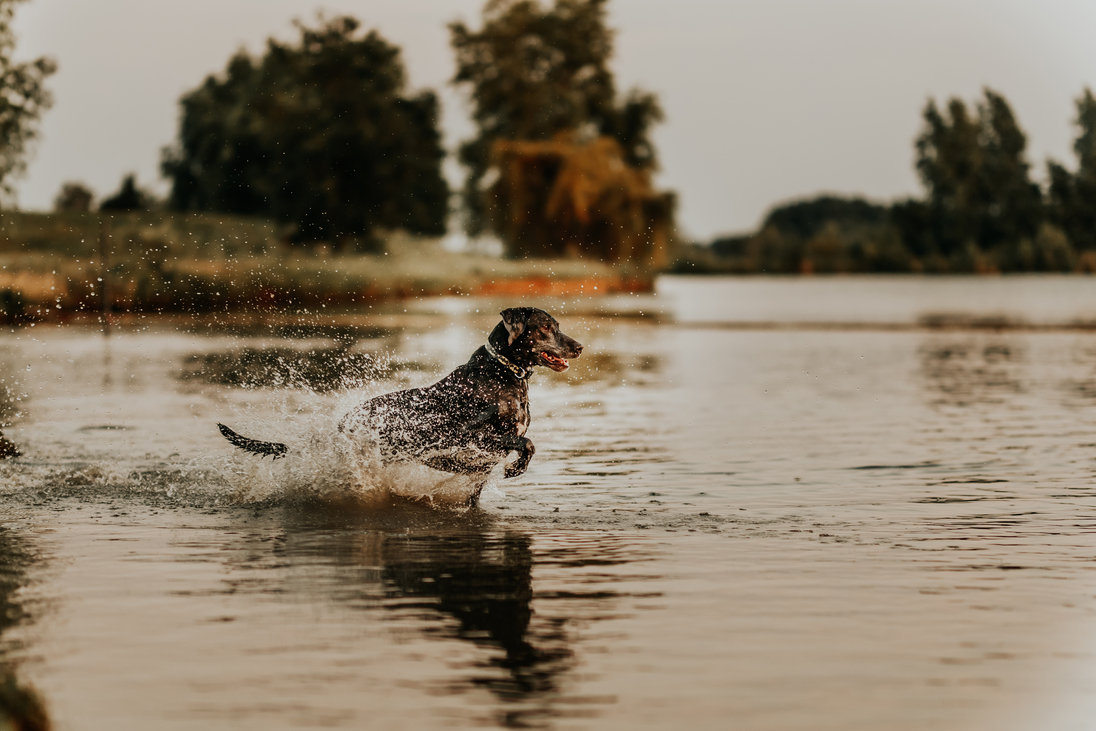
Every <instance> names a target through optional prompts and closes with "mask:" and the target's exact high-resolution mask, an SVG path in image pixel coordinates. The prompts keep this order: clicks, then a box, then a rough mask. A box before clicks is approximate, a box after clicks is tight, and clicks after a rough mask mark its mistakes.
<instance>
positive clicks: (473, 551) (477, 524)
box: [284, 501, 573, 715]
mask: <svg viewBox="0 0 1096 731" xmlns="http://www.w3.org/2000/svg"><path fill="white" fill-rule="evenodd" d="M294 512H295V513H296V515H297V517H298V519H297V520H293V519H290V520H289V521H287V522H291V523H296V524H295V525H287V526H286V527H287V529H288V530H287V535H286V541H285V543H284V550H285V552H286V554H288V557H290V560H291V561H293V562H294V563H296V561H294V560H293V557H294V556H296V557H297V558H298V559H300V560H301V561H302V562H305V563H313V562H315V561H316V559H318V558H321V559H322V560H324V561H325V562H326V561H330V560H331V559H334V561H335V562H336V563H337V564H338V565H339V566H340V567H341V568H342V569H349V570H350V572H349V573H348V572H346V571H340V574H341V575H342V577H343V580H340V582H339V586H337V587H333V588H337V593H338V595H339V596H340V597H341V598H346V599H349V600H351V601H352V602H353V603H354V604H356V605H360V606H364V607H377V606H378V595H379V596H380V601H379V605H380V606H381V607H383V608H384V609H385V610H387V611H392V612H399V613H407V612H412V613H414V614H415V616H416V617H417V618H421V619H426V622H425V623H424V624H420V625H419V627H418V628H417V629H416V630H415V631H417V632H425V633H426V634H427V635H428V636H436V637H439V638H458V639H461V640H465V641H468V642H471V643H474V644H475V645H477V646H479V647H481V648H493V649H494V650H495V652H489V653H487V654H486V657H484V654H481V653H477V654H476V655H475V658H476V659H475V660H474V661H473V665H472V666H471V668H472V671H471V676H470V677H469V676H467V675H466V676H465V677H463V678H462V679H460V680H458V681H453V682H454V684H455V687H450V688H447V691H449V692H460V691H462V690H467V689H469V686H474V687H483V688H487V689H489V690H490V691H491V692H492V693H494V694H495V695H496V696H497V697H498V698H499V699H500V700H503V701H522V700H532V699H536V698H538V697H543V696H549V695H552V694H553V693H554V691H557V690H558V682H559V676H560V674H561V673H563V672H565V671H566V670H567V669H568V668H569V667H570V666H571V657H572V654H573V653H572V651H571V649H570V648H569V646H568V640H567V636H566V634H565V632H564V627H563V622H562V621H550V620H548V619H539V620H536V621H535V620H534V612H533V606H532V602H533V581H532V570H533V563H534V553H533V549H532V538H531V536H530V535H529V534H527V533H525V532H523V531H517V530H512V529H508V528H504V527H501V526H499V525H498V524H496V523H495V522H494V521H493V519H492V518H491V517H490V516H488V515H487V514H485V513H484V512H482V511H480V510H479V509H476V508H473V509H471V510H467V511H461V512H460V513H456V512H453V513H449V512H446V511H439V510H435V509H430V508H427V507H424V506H421V505H419V504H416V503H410V502H406V503H405V502H403V501H396V502H394V504H392V505H390V506H388V507H387V508H385V509H378V508H377V506H376V505H370V506H369V511H368V513H367V514H359V515H357V516H355V515H353V514H352V512H350V513H348V511H346V510H344V509H342V508H339V509H332V508H331V506H330V504H328V505H327V506H326V508H325V509H324V510H320V511H317V510H316V509H315V506H312V507H310V508H308V509H306V510H303V511H301V512H300V513H297V512H296V511H294ZM287 517H289V516H287ZM355 567H360V570H354V569H355ZM351 576H352V577H355V579H356V581H357V582H358V583H357V586H356V587H355V586H352V585H348V582H346V581H345V580H346V579H349V578H350V577H351ZM378 584H379V586H378ZM378 590H379V591H378ZM431 617H433V619H431ZM453 619H455V620H456V622H455V623H454V622H453V621H451V620H453ZM526 712H529V711H528V709H526V710H521V709H518V708H514V709H511V710H510V711H508V713H517V714H518V715H521V714H522V713H526Z"/></svg>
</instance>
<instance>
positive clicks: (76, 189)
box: [53, 180, 95, 213]
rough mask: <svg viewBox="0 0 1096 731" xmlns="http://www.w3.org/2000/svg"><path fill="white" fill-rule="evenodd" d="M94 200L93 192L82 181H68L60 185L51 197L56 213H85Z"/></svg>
mask: <svg viewBox="0 0 1096 731" xmlns="http://www.w3.org/2000/svg"><path fill="white" fill-rule="evenodd" d="M94 200H95V193H93V192H92V191H91V188H89V187H87V186H86V185H84V184H83V183H78V182H75V181H71V180H70V181H68V182H66V183H63V184H62V185H61V190H59V191H58V192H57V197H55V198H54V199H53V210H55V211H57V212H58V213H87V212H88V211H90V210H91V204H92V202H93V201H94Z"/></svg>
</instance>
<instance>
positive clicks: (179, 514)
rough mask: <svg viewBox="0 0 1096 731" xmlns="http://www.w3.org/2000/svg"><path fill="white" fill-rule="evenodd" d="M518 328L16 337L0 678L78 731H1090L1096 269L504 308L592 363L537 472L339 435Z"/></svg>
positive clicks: (399, 313) (540, 451)
mask: <svg viewBox="0 0 1096 731" xmlns="http://www.w3.org/2000/svg"><path fill="white" fill-rule="evenodd" d="M514 304H519V303H516V302H514V301H512V300H493V299H475V298H469V297H452V298H442V299H435V300H420V301H414V302H408V303H402V304H400V305H392V306H388V307H386V308H380V307H378V308H376V309H375V310H367V311H363V312H340V313H332V314H319V315H317V314H315V313H301V314H300V315H298V316H296V317H283V318H280V319H276V320H271V321H270V322H266V323H263V322H257V321H253V320H252V321H246V322H244V321H239V320H233V319H231V318H222V321H220V322H218V321H215V320H209V321H203V322H200V323H192V324H187V325H184V324H178V323H176V324H174V325H169V324H168V323H167V322H165V321H157V320H151V319H150V320H144V321H142V320H138V321H135V322H132V323H130V324H127V325H125V326H122V327H118V328H115V330H114V331H113V332H112V334H111V335H110V337H109V338H104V337H103V336H102V335H101V334H100V333H98V332H96V331H93V330H90V329H85V328H73V327H67V328H66V327H58V326H53V327H45V326H42V325H38V326H35V327H24V328H21V329H18V330H15V331H5V332H3V333H2V334H0V421H2V422H4V423H11V424H12V425H11V426H10V427H7V428H5V429H4V435H5V436H7V437H9V438H10V439H11V440H12V441H13V442H15V443H16V444H17V445H18V446H19V447H20V448H21V449H22V450H23V452H24V455H23V456H22V457H20V458H18V459H16V460H12V461H8V462H0V493H2V498H3V499H2V507H0V556H2V557H3V559H2V566H3V571H2V574H0V610H2V611H0V684H4V683H6V684H7V686H9V687H14V688H15V689H16V691H11V692H15V693H16V694H17V695H18V694H20V693H21V694H22V696H23V697H26V698H30V699H31V700H30V701H28V702H30V703H32V704H38V705H40V706H41V707H42V708H43V709H44V712H46V713H48V715H49V717H50V718H51V719H52V721H53V724H54V725H55V727H56V728H57V729H72V730H74V731H75V730H82V729H112V730H115V729H196V728H233V729H271V728H320V727H323V728H364V727H369V728H386V729H388V728H392V729H400V728H406V729H419V728H455V729H461V728H495V727H501V728H537V729H541V728H543V729H622V730H628V731H632V730H634V729H645V728H651V729H663V728H670V727H674V728H694V729H725V728H736V729H745V730H754V729H773V730H776V729H780V730H788V729H803V730H804V731H807V730H810V731H817V730H825V729H864V730H865V731H866V730H869V729H871V730H874V729H909V730H911V731H912V730H914V729H917V730H920V729H926V728H933V729H986V728H992V729H995V730H999V729H1018V730H1019V729H1032V728H1040V729H1088V728H1091V723H1092V721H1091V719H1092V718H1093V717H1094V715H1096V541H1094V538H1096V329H1094V328H1093V323H1096V281H1094V280H1092V279H1090V278H1084V277H1069V276H1061V277H1056V276H1047V277H1016V278H1009V277H996V278H967V277H954V278H951V277H947V278H927V277H926V278H918V277H835V278H824V277H817V278H762V277H759V278H690V277H665V278H663V279H661V280H660V281H659V286H658V292H657V294H655V295H646V296H618V297H607V298H600V299H599V298H591V299H582V300H575V299H565V300H547V301H544V302H535V303H534V302H527V303H521V304H536V305H539V306H543V307H545V309H549V310H550V311H552V312H554V313H557V315H558V317H559V319H560V322H561V325H562V327H563V330H564V331H565V332H567V333H568V334H570V335H573V336H574V337H576V338H577V339H579V340H580V341H582V342H583V344H584V345H585V352H584V354H583V356H582V357H581V358H580V359H578V360H576V361H573V363H572V367H571V369H570V370H569V371H568V372H566V373H564V374H555V373H550V372H547V371H543V372H540V371H538V373H537V374H536V375H535V376H534V377H533V379H532V382H531V401H532V412H533V423H532V426H531V428H530V430H529V433H528V436H529V437H530V438H531V439H532V440H533V441H534V442H535V443H536V445H537V453H536V457H535V458H534V460H533V462H532V465H531V467H530V469H529V471H528V472H527V473H526V474H525V475H523V476H521V477H519V478H516V479H513V480H494V481H493V482H492V484H490V485H489V486H488V487H487V489H486V490H485V492H484V494H483V499H482V501H481V505H480V507H479V508H476V509H472V510H464V511H462V510H455V509H452V508H444V507H438V506H433V507H432V506H430V505H428V504H417V503H408V502H406V501H402V500H398V499H394V498H389V497H386V493H387V491H389V490H390V489H391V488H399V487H400V485H398V484H397V485H393V484H392V483H391V480H392V479H397V480H398V479H399V478H398V476H397V478H388V479H389V482H387V483H385V482H381V481H378V480H377V479H375V476H372V475H370V474H365V473H363V471H362V468H361V466H360V465H359V464H357V463H354V462H353V461H352V460H351V461H348V459H349V458H348V457H347V455H345V454H339V453H338V450H336V449H334V448H333V447H332V444H331V440H330V439H329V438H328V437H326V436H324V435H325V434H329V433H330V432H329V431H328V430H329V429H330V426H331V424H332V423H334V421H335V420H337V419H338V418H339V417H340V416H341V415H342V414H343V413H345V412H346V411H347V410H348V409H349V408H350V407H351V406H353V405H354V404H355V403H357V402H359V401H360V400H361V399H363V398H365V397H368V396H370V395H374V394H377V393H381V392H385V391H388V390H393V389H396V388H403V387H407V386H409V385H423V384H426V383H430V382H432V381H433V380H436V379H437V378H438V377H440V376H441V375H444V374H445V373H447V372H448V371H449V370H451V369H452V368H453V367H455V366H456V365H458V364H460V363H462V362H464V361H465V360H467V358H468V356H469V355H470V354H471V353H472V352H473V351H474V350H475V349H476V348H477V347H478V346H479V345H481V344H482V343H483V342H484V340H485V338H486V335H487V333H488V332H489V331H490V329H491V328H492V327H493V326H494V324H495V323H496V322H497V319H498V318H497V314H496V313H498V311H499V310H500V309H502V308H503V307H505V306H511V305H514ZM219 421H220V422H225V423H227V424H230V425H232V426H233V427H234V428H236V429H237V430H238V431H240V432H242V433H245V434H247V435H249V436H255V437H257V438H264V439H276V440H279V441H284V442H286V443H287V444H289V445H290V447H291V454H290V456H289V457H288V458H287V459H284V460H279V461H277V462H274V463H271V461H270V460H261V461H260V460H257V459H256V458H254V457H251V456H248V455H244V454H242V453H238V452H234V450H232V448H231V447H230V446H229V445H228V444H227V443H225V442H224V441H223V439H222V438H221V437H220V435H219V434H218V432H217V430H216V426H215V424H216V423H217V422H219ZM407 479H412V478H411V477H408V478H407ZM415 479H417V478H415ZM6 692H7V691H6Z"/></svg>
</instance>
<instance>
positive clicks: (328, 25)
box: [162, 17, 449, 241]
mask: <svg viewBox="0 0 1096 731" xmlns="http://www.w3.org/2000/svg"><path fill="white" fill-rule="evenodd" d="M358 26H359V24H358V21H356V20H354V19H353V18H349V17H339V18H335V19H332V20H329V21H321V24H320V26H319V27H318V28H308V27H305V26H304V25H302V24H300V23H297V27H298V28H299V30H300V32H301V38H300V42H299V43H298V44H297V45H288V44H282V43H279V42H277V41H275V40H273V39H271V40H270V41H268V43H267V50H266V54H265V55H264V56H263V57H262V58H261V59H253V58H251V57H249V56H248V55H246V54H245V53H243V52H240V53H237V54H236V55H235V56H234V57H233V58H232V59H231V60H230V61H229V63H228V67H227V69H226V70H225V73H224V74H223V75H222V76H221V77H220V78H217V77H213V76H211V77H209V78H207V79H206V80H205V83H204V84H202V86H201V87H199V88H197V89H195V90H194V91H191V92H189V93H188V94H186V95H185V96H184V97H183V98H182V100H181V105H182V120H181V123H180V128H179V141H178V144H177V146H176V147H174V148H171V149H168V150H165V152H164V155H163V161H162V169H163V172H164V174H165V175H166V176H168V177H169V178H171V179H172V191H171V199H170V205H171V206H172V207H173V208H175V209H178V210H199V211H203V210H207V211H226V212H232V213H242V214H252V215H267V216H272V217H274V218H276V219H277V220H279V221H282V222H286V223H291V224H294V225H295V228H296V233H295V235H294V238H295V239H296V240H299V241H317V240H340V239H343V238H344V237H354V236H362V237H367V238H368V237H369V236H370V235H371V233H372V232H373V231H374V230H375V229H377V228H404V229H407V230H408V231H411V232H413V233H420V234H433V235H440V234H442V233H444V232H445V219H446V215H447V213H448V208H449V206H448V198H449V189H448V186H447V185H446V183H445V180H444V178H443V177H442V175H441V162H442V159H443V157H444V154H445V153H444V151H443V150H442V147H441V135H440V134H439V132H438V129H437V119H438V102H437V97H436V96H435V95H434V94H433V93H432V92H429V91H426V92H422V93H420V94H419V95H417V96H414V97H410V98H409V97H405V96H404V88H405V85H406V82H405V73H404V68H403V64H402V63H401V61H400V57H399V54H400V52H399V49H398V48H397V47H395V46H393V45H390V44H389V43H388V42H386V41H385V40H384V39H383V38H381V36H380V35H378V34H377V32H376V31H371V32H369V33H368V34H366V35H364V36H359V35H357V33H356V31H357V29H358Z"/></svg>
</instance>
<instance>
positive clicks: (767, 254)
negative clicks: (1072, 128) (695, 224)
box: [676, 89, 1096, 273]
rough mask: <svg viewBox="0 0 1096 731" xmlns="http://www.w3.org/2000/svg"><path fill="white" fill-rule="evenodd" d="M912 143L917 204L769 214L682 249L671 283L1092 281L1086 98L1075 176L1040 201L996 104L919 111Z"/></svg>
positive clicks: (1062, 178) (790, 207)
mask: <svg viewBox="0 0 1096 731" xmlns="http://www.w3.org/2000/svg"><path fill="white" fill-rule="evenodd" d="M923 118H924V126H923V127H922V130H921V132H920V134H919V135H918V137H917V140H916V143H915V144H916V152H917V162H916V169H917V172H918V174H919V175H920V177H921V181H922V182H923V183H924V186H925V198H924V199H916V198H909V199H905V200H898V201H895V202H894V203H892V204H890V205H889V206H884V205H878V204H873V203H869V202H866V201H864V200H861V199H857V198H850V199H846V198H838V197H833V196H821V197H819V198H815V199H811V200H803V201H795V202H792V203H788V204H785V205H782V206H779V207H777V208H774V209H773V210H772V211H771V212H770V213H769V214H768V215H767V216H766V218H765V220H764V221H763V222H762V224H761V226H760V228H759V230H758V231H757V232H756V233H753V234H749V235H745V236H734V237H725V238H722V239H716V240H715V241H714V242H713V243H712V246H711V247H710V249H708V250H706V251H701V250H699V249H695V248H694V249H692V250H690V251H689V252H688V253H687V256H686V257H685V258H684V259H683V260H682V261H680V262H678V264H677V267H676V268H677V269H678V270H681V271H700V270H706V271H733V272H743V273H745V272H774V273H791V272H804V273H809V272H928V273H953V272H954V273H972V272H1071V271H1087V272H1096V97H1094V96H1093V94H1092V92H1091V91H1090V90H1088V89H1086V90H1085V92H1084V94H1083V95H1082V96H1081V98H1080V99H1078V100H1077V119H1076V124H1077V127H1078V129H1079V133H1078V136H1077V139H1076V142H1075V143H1074V151H1075V152H1076V154H1077V161H1078V168H1077V172H1076V173H1071V172H1070V171H1069V170H1067V169H1066V168H1065V167H1063V166H1062V165H1060V164H1059V163H1056V162H1054V161H1050V162H1049V163H1048V171H1049V178H1050V185H1049V189H1048V191H1047V195H1046V196H1045V197H1044V195H1043V192H1042V190H1041V189H1040V187H1039V186H1038V185H1036V184H1035V183H1033V182H1032V180H1031V170H1030V165H1029V164H1028V162H1027V160H1026V158H1025V149H1026V147H1027V139H1026V137H1025V135H1024V133H1023V131H1022V130H1021V129H1020V125H1019V124H1018V123H1017V121H1016V117H1015V115H1014V114H1013V113H1012V109H1011V108H1010V107H1009V104H1008V102H1007V101H1006V100H1005V98H1004V97H1003V96H1001V95H1000V94H998V93H996V92H994V91H992V90H990V89H986V90H985V91H984V97H983V99H982V100H981V101H979V103H978V104H977V105H976V106H975V108H974V111H973V112H972V111H971V110H970V109H969V108H968V107H967V105H966V104H965V103H964V102H963V101H962V100H960V99H951V100H949V101H948V104H947V107H946V109H945V110H944V111H941V110H940V109H939V108H938V107H937V105H936V103H935V101H933V100H929V102H928V104H927V105H926V106H925V110H924V113H923Z"/></svg>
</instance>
